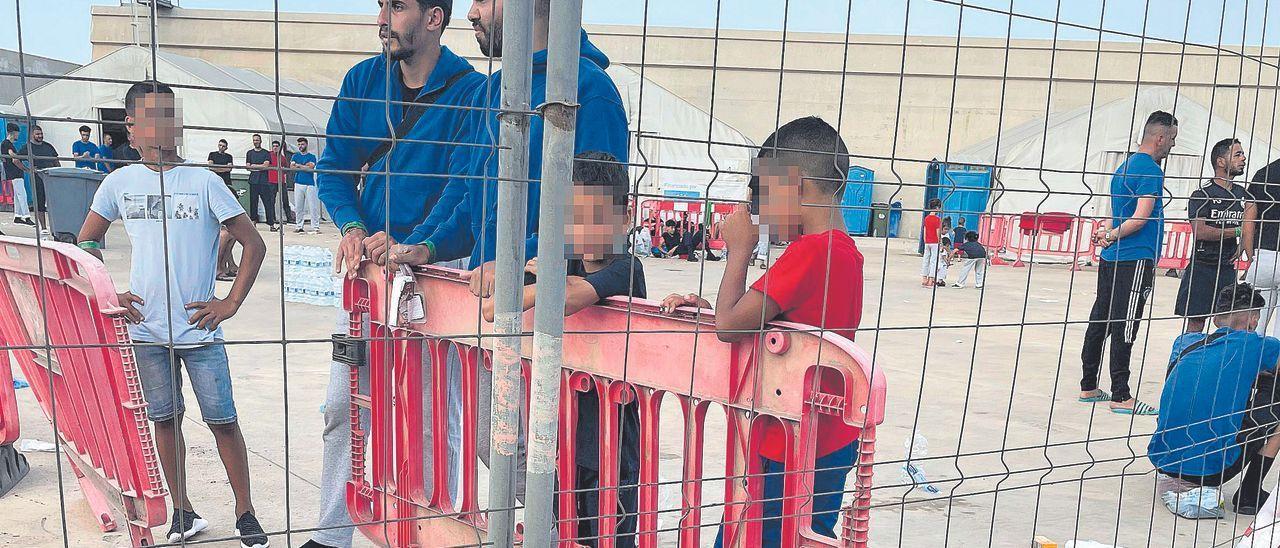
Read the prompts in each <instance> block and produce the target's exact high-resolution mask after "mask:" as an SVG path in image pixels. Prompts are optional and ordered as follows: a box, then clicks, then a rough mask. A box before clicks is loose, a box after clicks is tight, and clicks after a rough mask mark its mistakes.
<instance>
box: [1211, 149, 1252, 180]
mask: <svg viewBox="0 0 1280 548" xmlns="http://www.w3.org/2000/svg"><path fill="white" fill-rule="evenodd" d="M1248 161H1249V159H1248V158H1247V157H1245V154H1244V147H1242V146H1240V145H1239V144H1234V145H1231V150H1228V151H1227V155H1226V157H1223V158H1218V161H1217V163H1218V167H1220V168H1223V169H1224V170H1225V171H1226V172H1227V176H1228V177H1239V176H1241V175H1244V166H1245V164H1247V163H1248Z"/></svg>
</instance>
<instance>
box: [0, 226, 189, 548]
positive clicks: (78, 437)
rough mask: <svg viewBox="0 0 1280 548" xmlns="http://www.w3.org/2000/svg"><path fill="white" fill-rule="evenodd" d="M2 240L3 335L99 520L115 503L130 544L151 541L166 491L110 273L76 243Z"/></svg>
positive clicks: (106, 524) (105, 519) (111, 526)
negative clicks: (152, 530) (53, 426)
mask: <svg viewBox="0 0 1280 548" xmlns="http://www.w3.org/2000/svg"><path fill="white" fill-rule="evenodd" d="M0 248H2V249H0V273H2V275H0V340H2V341H3V344H4V346H6V347H8V349H9V350H10V352H11V353H12V355H13V359H14V360H16V361H17V362H18V365H19V366H20V367H22V372H23V374H24V375H25V376H26V378H27V380H28V382H30V384H31V390H32V391H33V392H34V394H35V397H36V400H37V401H39V402H40V406H41V407H42V408H43V409H44V412H45V414H46V415H47V416H48V417H49V418H50V419H51V420H52V419H54V418H55V417H56V419H57V420H56V421H54V422H55V425H56V429H57V436H58V442H60V444H61V446H62V451H63V454H64V455H66V456H67V460H68V461H70V463H71V468H72V470H74V471H75V474H76V478H77V479H78V480H79V481H80V488H81V490H82V491H83V492H84V495H85V498H86V499H87V500H88V502H89V506H90V507H91V508H92V510H93V514H94V517H95V519H97V521H98V525H99V526H100V527H101V528H102V530H103V531H112V530H115V529H116V526H117V524H116V521H115V518H114V517H113V510H115V511H118V512H121V513H123V514H124V516H125V518H126V521H127V525H128V527H129V536H130V538H131V539H132V541H133V545H134V546H143V545H150V544H154V542H153V540H152V538H151V527H155V526H158V525H163V524H164V523H165V521H166V518H167V517H168V516H167V515H166V506H165V500H164V499H165V496H166V492H165V488H164V484H163V483H162V482H161V479H160V464H159V460H158V459H157V457H156V451H155V445H154V443H153V441H152V438H151V429H150V426H149V425H148V424H147V416H146V403H145V402H144V401H143V399H142V384H141V382H140V380H139V379H138V371H137V367H136V366H135V364H134V361H133V360H134V358H133V349H132V348H131V347H130V346H129V344H130V339H129V333H128V329H127V327H126V324H125V321H124V319H123V318H122V317H121V316H118V315H115V314H118V313H119V312H122V311H123V309H121V308H120V307H119V306H118V304H117V302H116V291H115V286H114V285H113V284H112V283H111V277H110V276H108V274H107V271H106V268H105V267H103V266H102V263H101V262H99V261H98V260H97V259H95V258H93V257H92V256H91V255H89V254H88V253H85V252H84V251H82V250H80V249H79V248H77V247H76V246H73V245H69V244H61V243H47V244H44V245H43V248H41V249H37V247H36V242H35V241H34V240H30V239H26V238H9V237H0ZM5 367H6V368H7V366H5ZM9 386H10V387H12V383H10V384H9ZM9 394H12V392H11V391H9V392H7V394H6V393H5V392H3V391H0V397H5V398H6V399H8V398H9V397H10V396H9ZM4 405H7V403H6V402H0V407H2V406H4ZM4 420H5V421H8V420H9V417H5V419H4ZM14 424H15V425H16V422H15V423H14ZM5 428H6V429H7V428H8V426H7V425H6V426H5ZM15 428H16V426H15ZM15 431H16V430H15Z"/></svg>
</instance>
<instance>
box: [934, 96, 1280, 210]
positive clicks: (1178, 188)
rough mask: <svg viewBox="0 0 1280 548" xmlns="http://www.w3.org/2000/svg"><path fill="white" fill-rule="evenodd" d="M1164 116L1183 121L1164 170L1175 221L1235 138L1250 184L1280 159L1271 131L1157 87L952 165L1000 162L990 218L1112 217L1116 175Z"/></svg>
mask: <svg viewBox="0 0 1280 548" xmlns="http://www.w3.org/2000/svg"><path fill="white" fill-rule="evenodd" d="M1156 110H1164V111H1167V112H1172V113H1173V114H1174V116H1175V117H1177V118H1178V139H1177V144H1176V146H1175V147H1174V148H1173V151H1172V153H1171V155H1170V156H1169V158H1168V159H1167V160H1166V161H1165V164H1164V167H1165V174H1166V176H1165V208H1166V209H1165V216H1166V217H1167V218H1185V217H1186V211H1187V200H1186V198H1187V196H1189V195H1190V194H1191V191H1192V190H1195V189H1196V188H1197V187H1199V186H1200V185H1201V184H1203V182H1204V178H1207V177H1211V176H1212V175H1213V169H1212V167H1210V166H1209V164H1208V162H1207V161H1206V160H1205V157H1206V156H1208V152H1209V148H1210V147H1212V146H1213V143H1215V142H1217V141H1219V140H1221V139H1224V138H1227V137H1235V138H1237V139H1240V141H1241V143H1243V145H1244V147H1245V151H1246V153H1247V154H1248V155H1249V157H1250V162H1249V164H1250V167H1249V169H1248V172H1247V174H1246V177H1247V176H1248V174H1251V173H1252V172H1253V171H1254V170H1256V169H1257V168H1258V167H1259V166H1262V165H1264V164H1266V163H1267V162H1268V161H1269V160H1274V159H1276V158H1280V153H1278V152H1277V151H1276V150H1274V149H1272V148H1271V147H1270V143H1269V140H1268V139H1267V135H1266V130H1267V128H1259V129H1260V131H1259V132H1258V133H1257V134H1256V135H1250V134H1249V131H1250V129H1252V128H1250V127H1239V126H1236V125H1234V124H1232V123H1231V122H1228V121H1227V120H1224V119H1222V118H1219V117H1217V116H1211V115H1210V112H1209V109H1207V108H1206V107H1205V106H1204V105H1202V104H1200V103H1197V102H1196V101H1194V100H1192V99H1190V98H1188V97H1187V96H1185V95H1181V94H1179V93H1177V92H1176V91H1175V90H1174V89H1173V88H1169V87H1149V88H1144V89H1142V90H1141V91H1140V92H1139V93H1138V94H1137V95H1135V96H1129V97H1124V98H1121V99H1116V100H1114V101H1109V102H1106V103H1102V104H1099V105H1095V106H1094V107H1093V109H1092V110H1090V108H1089V107H1088V106H1085V107H1081V108H1078V109H1075V110H1070V111H1066V112H1062V113H1057V114H1052V115H1050V116H1049V117H1048V121H1047V124H1046V120H1045V118H1043V117H1041V118H1038V119H1035V120H1032V121H1030V122H1027V123H1024V124H1022V125H1019V126H1017V127H1014V128H1012V129H1009V130H1006V131H1003V132H1002V133H1001V134H1000V135H998V136H996V137H993V138H991V139H988V140H986V141H983V142H981V143H978V144H976V145H974V146H972V147H970V148H968V149H966V150H963V151H960V152H959V153H957V154H954V155H952V156H951V157H950V158H949V161H951V162H956V163H971V164H986V165H991V164H992V163H993V162H994V163H996V164H997V165H998V166H999V167H998V168H997V169H996V176H995V181H994V182H993V183H992V184H993V188H992V191H991V198H990V201H989V202H988V204H989V205H988V210H989V211H992V212H995V213H1022V212H1025V211H1042V212H1049V211H1064V212H1069V213H1073V214H1079V215H1084V216H1095V215H1106V214H1108V213H1109V212H1110V205H1109V202H1108V199H1107V197H1106V196H1105V194H1106V193H1107V192H1108V185H1109V182H1110V180H1111V175H1110V174H1111V173H1112V172H1114V171H1115V169H1116V168H1117V167H1118V166H1119V165H1120V163H1121V162H1122V161H1123V160H1124V159H1125V158H1126V157H1127V156H1128V154H1129V153H1130V152H1132V151H1134V150H1137V147H1138V141H1139V140H1140V138H1141V135H1142V126H1143V124H1144V123H1145V122H1146V118H1147V115H1149V114H1150V113H1151V112H1153V111H1156ZM997 147H998V148H999V155H1000V157H999V158H998V159H997V158H996V149H997ZM1086 171H1087V172H1088V173H1087V174H1082V172H1086ZM1242 179H1243V178H1242Z"/></svg>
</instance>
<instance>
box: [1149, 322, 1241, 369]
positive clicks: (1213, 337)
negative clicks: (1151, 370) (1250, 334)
mask: <svg viewBox="0 0 1280 548" xmlns="http://www.w3.org/2000/svg"><path fill="white" fill-rule="evenodd" d="M1227 333H1230V332H1229V331H1223V332H1221V333H1213V334H1210V335H1209V336H1208V337H1205V338H1203V339H1200V340H1198V341H1196V342H1193V343H1191V344H1189V345H1187V347H1186V348H1183V349H1182V352H1179V353H1178V357H1176V358H1174V359H1173V361H1172V362H1170V363H1169V370H1168V371H1166V372H1165V377H1168V376H1169V373H1172V372H1173V366H1175V365H1178V362H1180V361H1182V358H1185V357H1187V355H1188V354H1191V353H1192V352H1195V351H1196V350H1199V349H1201V348H1202V347H1204V346H1205V345H1207V344H1209V343H1211V342H1213V341H1216V340H1218V339H1221V338H1223V337H1225V336H1227Z"/></svg>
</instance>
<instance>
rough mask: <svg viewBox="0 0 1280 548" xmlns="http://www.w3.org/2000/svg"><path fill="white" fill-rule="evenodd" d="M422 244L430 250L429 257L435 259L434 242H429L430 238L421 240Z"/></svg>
mask: <svg viewBox="0 0 1280 548" xmlns="http://www.w3.org/2000/svg"><path fill="white" fill-rule="evenodd" d="M422 245H425V246H427V251H429V252H431V257H430V258H431V259H432V260H435V258H436V244H434V243H432V242H431V240H426V241H423V242H422Z"/></svg>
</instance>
